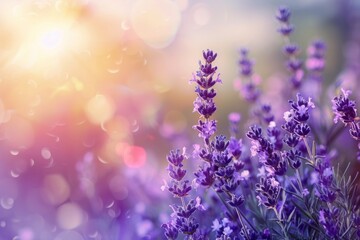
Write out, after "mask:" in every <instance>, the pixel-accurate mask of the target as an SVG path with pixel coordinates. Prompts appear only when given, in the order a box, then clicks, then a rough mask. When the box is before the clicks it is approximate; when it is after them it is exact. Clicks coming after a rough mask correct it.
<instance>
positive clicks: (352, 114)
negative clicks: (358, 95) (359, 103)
mask: <svg viewBox="0 0 360 240" xmlns="http://www.w3.org/2000/svg"><path fill="white" fill-rule="evenodd" d="M341 91H342V94H340V95H339V96H337V97H335V98H334V99H333V100H332V104H333V106H332V109H333V112H334V114H335V117H334V122H335V123H337V122H338V121H339V119H340V120H341V121H342V122H343V123H345V124H348V123H351V122H354V121H355V118H356V108H355V101H352V100H350V99H349V95H350V93H351V91H349V90H344V89H341Z"/></svg>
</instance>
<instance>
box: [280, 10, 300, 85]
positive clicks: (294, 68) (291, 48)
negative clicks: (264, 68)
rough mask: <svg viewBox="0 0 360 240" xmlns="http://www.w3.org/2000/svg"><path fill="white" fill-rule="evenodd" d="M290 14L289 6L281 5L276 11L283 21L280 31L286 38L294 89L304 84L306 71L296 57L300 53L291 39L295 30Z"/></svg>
mask: <svg viewBox="0 0 360 240" xmlns="http://www.w3.org/2000/svg"><path fill="white" fill-rule="evenodd" d="M290 16H291V12H290V10H289V9H288V8H287V7H280V8H279V9H278V11H277V13H276V18H277V20H278V21H279V22H280V23H281V27H280V28H279V29H278V31H279V32H280V34H281V35H282V36H283V37H284V40H285V47H284V53H285V54H286V55H287V57H288V60H287V62H286V66H287V68H288V70H289V72H290V82H291V84H292V86H293V88H294V89H298V88H300V86H301V84H302V80H303V78H304V71H303V70H302V65H303V62H302V61H301V60H300V59H298V58H297V57H296V55H297V54H298V53H299V47H298V46H297V45H296V44H294V43H292V42H291V41H290V35H291V33H292V32H293V30H294V27H293V26H292V25H291V24H290V21H289V20H290Z"/></svg>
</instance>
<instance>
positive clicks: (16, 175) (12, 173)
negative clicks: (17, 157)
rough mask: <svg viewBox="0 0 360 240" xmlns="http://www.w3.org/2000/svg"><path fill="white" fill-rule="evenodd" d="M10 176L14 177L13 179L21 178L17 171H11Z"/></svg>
mask: <svg viewBox="0 0 360 240" xmlns="http://www.w3.org/2000/svg"><path fill="white" fill-rule="evenodd" d="M10 175H11V176H12V177H13V178H18V177H19V176H20V173H18V172H16V171H15V170H11V171H10Z"/></svg>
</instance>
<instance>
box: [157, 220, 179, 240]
mask: <svg viewBox="0 0 360 240" xmlns="http://www.w3.org/2000/svg"><path fill="white" fill-rule="evenodd" d="M161 227H162V228H164V229H165V236H166V238H167V239H169V240H174V239H176V238H177V237H178V230H177V228H176V227H175V226H173V225H172V224H171V223H166V224H163V225H162V226H161Z"/></svg>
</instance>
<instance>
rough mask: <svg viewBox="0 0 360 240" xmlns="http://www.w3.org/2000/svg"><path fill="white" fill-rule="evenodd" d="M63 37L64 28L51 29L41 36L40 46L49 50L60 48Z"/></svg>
mask: <svg viewBox="0 0 360 240" xmlns="http://www.w3.org/2000/svg"><path fill="white" fill-rule="evenodd" d="M63 38H64V30H63V29H61V28H53V29H49V30H47V31H45V32H44V33H43V34H42V35H41V36H40V46H41V47H43V48H44V49H45V50H49V51H51V50H56V49H59V48H60V47H61V46H62V43H63Z"/></svg>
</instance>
